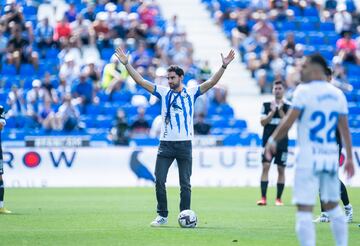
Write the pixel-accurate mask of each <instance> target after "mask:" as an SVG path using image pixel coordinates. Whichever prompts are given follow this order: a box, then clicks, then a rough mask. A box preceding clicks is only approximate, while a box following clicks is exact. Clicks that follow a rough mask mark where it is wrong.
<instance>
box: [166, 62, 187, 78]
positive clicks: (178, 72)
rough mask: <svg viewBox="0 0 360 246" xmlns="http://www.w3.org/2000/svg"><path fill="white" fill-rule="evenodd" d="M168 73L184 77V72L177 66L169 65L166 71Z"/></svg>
mask: <svg viewBox="0 0 360 246" xmlns="http://www.w3.org/2000/svg"><path fill="white" fill-rule="evenodd" d="M167 71H168V72H175V73H176V75H177V76H184V70H182V68H181V67H179V66H177V65H171V66H169V67H168V69H167Z"/></svg>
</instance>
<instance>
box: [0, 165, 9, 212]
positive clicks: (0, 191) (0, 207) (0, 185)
mask: <svg viewBox="0 0 360 246" xmlns="http://www.w3.org/2000/svg"><path fill="white" fill-rule="evenodd" d="M4 192H5V188H4V181H3V178H2V165H1V164H0V214H10V213H11V211H10V210H7V209H6V208H4Z"/></svg>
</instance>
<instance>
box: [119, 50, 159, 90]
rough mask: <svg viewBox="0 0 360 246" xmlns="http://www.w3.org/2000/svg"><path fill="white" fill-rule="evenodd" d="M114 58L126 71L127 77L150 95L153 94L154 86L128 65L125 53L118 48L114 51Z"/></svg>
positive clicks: (127, 57) (127, 56)
mask: <svg viewBox="0 0 360 246" xmlns="http://www.w3.org/2000/svg"><path fill="white" fill-rule="evenodd" d="M115 55H116V57H117V58H118V59H119V61H120V62H121V63H122V64H123V65H124V66H125V68H126V70H127V71H128V72H129V75H130V76H131V78H133V80H134V81H135V82H136V83H137V84H138V85H140V86H141V87H143V88H144V89H145V90H147V91H148V92H150V93H151V94H153V93H154V90H155V85H154V84H153V83H151V82H150V81H147V80H145V79H144V78H143V77H142V76H141V75H140V74H139V73H138V72H137V71H136V70H135V68H134V67H133V66H131V64H130V63H129V54H125V52H124V51H123V50H122V49H121V48H120V47H119V48H117V49H116V51H115Z"/></svg>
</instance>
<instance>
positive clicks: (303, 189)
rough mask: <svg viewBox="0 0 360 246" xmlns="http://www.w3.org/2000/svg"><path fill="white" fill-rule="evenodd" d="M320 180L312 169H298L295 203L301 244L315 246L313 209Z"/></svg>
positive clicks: (296, 228)
mask: <svg viewBox="0 0 360 246" xmlns="http://www.w3.org/2000/svg"><path fill="white" fill-rule="evenodd" d="M318 190H319V181H318V178H317V177H316V176H314V175H313V172H312V170H311V169H296V170H295V182H294V191H293V203H295V204H296V205H297V213H296V226H295V231H296V234H297V237H298V240H299V242H300V245H306V246H315V242H316V235H315V225H314V223H313V221H312V211H313V207H314V204H315V203H316V197H317V194H318Z"/></svg>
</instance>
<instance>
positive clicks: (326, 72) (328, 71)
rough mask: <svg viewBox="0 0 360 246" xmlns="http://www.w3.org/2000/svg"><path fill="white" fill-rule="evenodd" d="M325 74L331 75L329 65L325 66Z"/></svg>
mask: <svg viewBox="0 0 360 246" xmlns="http://www.w3.org/2000/svg"><path fill="white" fill-rule="evenodd" d="M325 75H326V76H331V75H332V70H331V68H330V67H327V68H326V70H325Z"/></svg>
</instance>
